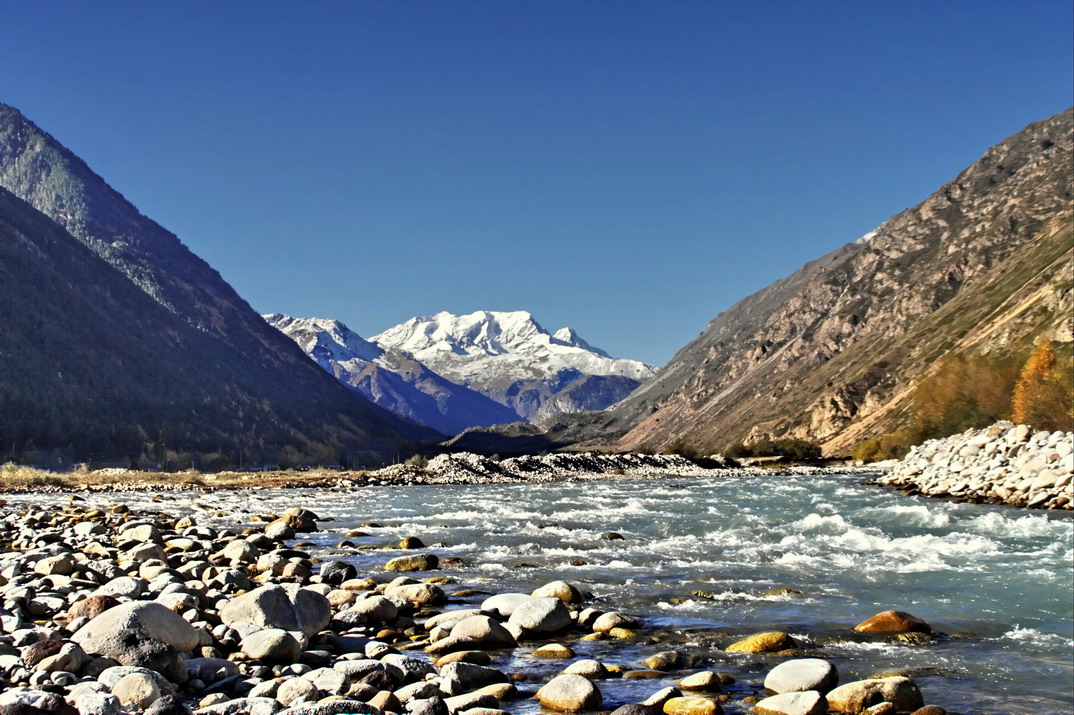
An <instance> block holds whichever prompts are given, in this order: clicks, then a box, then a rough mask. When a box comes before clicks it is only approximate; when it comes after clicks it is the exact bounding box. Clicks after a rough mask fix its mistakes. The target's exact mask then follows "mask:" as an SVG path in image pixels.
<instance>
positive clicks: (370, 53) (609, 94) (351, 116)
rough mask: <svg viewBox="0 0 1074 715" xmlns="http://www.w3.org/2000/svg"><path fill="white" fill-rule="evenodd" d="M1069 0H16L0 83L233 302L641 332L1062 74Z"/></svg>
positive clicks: (975, 136) (624, 343)
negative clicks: (486, 313)
mask: <svg viewBox="0 0 1074 715" xmlns="http://www.w3.org/2000/svg"><path fill="white" fill-rule="evenodd" d="M1071 13H1072V10H1071V3H1070V1H1069V0H1055V1H1052V0H1025V1H1023V2H1008V1H1004V2H987V1H984V0H972V1H953V0H945V1H943V2H935V1H931V0H930V1H929V2H912V1H911V2H905V1H902V0H900V1H898V2H894V1H893V2H863V1H862V0H855V1H854V2H797V1H795V2H791V1H789V0H788V1H784V2H745V1H743V2H729V1H728V2H716V1H715V0H713V1H712V2H700V1H698V2H679V1H675V0H671V1H665V0H651V1H650V2H635V1H633V0H617V1H613V0H563V1H554V0H539V1H538V0H532V1H530V2H513V1H511V2H509V1H504V0H486V1H484V2H445V1H443V0H436V1H430V2H417V1H415V2H410V1H402V2H396V1H391V2H389V1H384V2H358V1H355V2H344V1H342V0H335V1H332V2H328V1H324V2H298V1H287V2H265V1H262V0H258V1H256V2H255V1H253V0H248V1H241V0H235V1H229V2H216V1H213V2H208V1H201V2H199V1H190V0H183V1H182V2H178V1H175V2H168V1H165V2H158V1H154V2H143V1H141V0H139V1H138V2H116V1H113V2H85V1H84V0H79V1H77V2H73V1H72V2H58V1H50V2H40V1H39V0H8V1H7V2H5V3H4V5H3V9H2V11H0V18H2V19H0V26H2V30H3V32H2V37H3V39H2V41H0V101H4V102H7V103H10V104H13V105H15V106H16V107H18V108H20V109H21V110H22V111H23V112H24V113H26V114H27V115H28V116H29V117H30V118H31V119H32V120H34V121H35V122H37V123H38V124H39V125H40V126H41V127H42V128H44V129H45V130H46V131H48V132H50V133H52V134H53V135H54V136H56V137H57V138H58V139H59V140H60V141H62V142H63V143H64V144H66V145H67V146H69V147H70V148H71V149H72V150H74V151H75V152H76V153H77V154H79V155H80V156H82V157H83V158H84V159H86V161H87V162H88V163H89V164H90V166H92V167H93V168H94V169H95V170H96V171H97V172H98V173H100V174H101V175H102V176H104V177H105V179H106V180H107V181H108V182H109V183H111V184H112V185H113V186H114V187H115V188H117V189H118V190H119V191H121V192H122V193H123V194H125V195H126V196H127V197H128V198H129V199H130V200H131V201H133V202H134V204H135V205H137V206H138V207H139V208H140V209H141V210H142V211H143V213H145V214H147V215H149V216H151V217H153V218H154V219H156V220H157V221H159V222H160V223H161V224H163V225H164V226H165V227H167V228H169V229H171V230H172V231H174V232H175V233H177V234H178V235H179V236H180V238H182V240H183V241H184V242H186V244H187V245H188V246H190V247H191V248H192V249H193V250H194V251H195V252H196V253H198V254H199V255H201V256H202V257H203V258H205V259H206V260H208V261H209V262H210V263H211V264H212V265H213V266H214V267H216V268H217V269H218V270H219V271H220V272H221V274H223V276H224V277H225V278H226V279H227V280H228V281H229V282H230V283H231V284H232V285H233V286H235V288H236V289H237V290H238V291H239V293H241V294H242V295H243V296H244V297H245V298H246V299H247V300H248V301H249V302H250V303H251V304H252V305H253V306H254V308H256V309H257V310H259V311H261V312H270V311H280V312H285V313H290V314H294V315H299V316H313V315H316V316H321V317H335V318H339V319H341V320H343V321H344V322H346V323H348V324H349V325H350V327H351V328H353V329H354V330H356V331H358V332H359V333H361V334H363V335H366V336H369V335H372V334H374V333H377V332H380V331H381V330H384V329H386V328H388V327H389V326H391V325H394V324H395V323H398V322H401V321H403V320H405V319H407V318H409V317H411V316H414V315H424V314H429V313H433V312H436V311H439V310H448V311H452V312H456V313H458V312H468V311H472V310H477V309H483V308H487V309H499V310H529V311H531V312H532V313H534V314H535V315H536V316H537V318H538V320H539V321H541V322H542V323H543V324H544V325H545V327H546V328H548V329H549V330H554V329H556V328H559V327H562V326H563V325H571V326H572V327H574V328H576V329H577V330H578V331H579V333H580V334H581V335H582V336H583V337H584V338H586V339H587V340H589V341H590V342H592V343H593V344H594V345H598V346H600V347H603V348H604V349H606V350H608V351H609V352H611V353H612V354H613V355H616V356H622V357H633V358H638V359H643V360H647V361H650V362H654V363H658V364H663V363H665V362H666V361H667V360H668V359H669V358H670V357H671V356H672V354H673V353H674V352H675V351H676V350H677V349H679V348H680V347H682V346H683V345H685V344H686V343H687V342H688V341H690V340H691V339H693V337H694V336H696V335H697V333H698V332H700V331H701V330H702V329H703V328H704V327H705V325H706V323H707V322H708V321H709V320H710V319H712V318H713V317H714V316H715V315H716V314H717V313H718V312H720V311H721V310H724V309H726V308H728V307H729V306H730V305H731V304H733V303H734V302H735V301H737V300H738V299H740V298H742V297H744V296H746V295H747V294H749V293H752V292H754V291H756V290H759V289H760V288H762V287H764V286H765V285H767V284H769V283H771V282H772V281H773V280H776V279H778V278H781V277H782V276H784V275H786V274H788V273H790V272H792V271H794V270H795V269H796V268H798V267H799V266H800V265H801V264H802V263H804V262H806V261H808V260H811V259H813V258H816V257H817V256H820V255H822V254H824V253H826V252H828V251H829V250H831V249H834V248H835V247H837V246H839V245H841V244H842V243H845V242H847V241H851V240H853V239H855V238H857V237H858V236H860V235H861V234H864V233H865V232H867V231H869V230H871V229H872V228H874V227H875V226H876V225H877V224H879V223H881V222H882V221H884V220H885V219H887V218H888V217H889V216H891V215H892V214H895V213H897V212H898V211H901V210H902V209H904V208H907V207H909V206H913V205H914V204H916V203H918V202H919V201H920V200H922V199H923V198H925V196H927V195H928V194H929V193H931V192H932V191H934V190H935V189H936V188H937V187H938V186H939V185H940V184H942V183H944V182H945V181H947V180H948V179H950V178H952V177H953V176H954V175H955V174H956V173H957V172H958V171H959V170H961V169H962V168H963V167H964V166H966V165H967V164H969V163H970V162H971V161H973V160H975V159H976V158H977V157H979V156H980V154H981V153H982V152H983V151H984V150H985V149H986V148H987V147H988V146H990V145H992V144H994V143H996V142H998V141H1000V140H1001V139H1003V138H1005V137H1006V136H1008V135H1010V134H1012V133H1014V132H1016V131H1018V130H1019V129H1021V128H1022V127H1023V126H1024V125H1026V124H1028V123H1029V122H1032V121H1035V120H1037V119H1042V118H1044V117H1045V116H1048V115H1051V114H1054V113H1056V112H1059V111H1062V110H1063V109H1065V108H1066V107H1067V106H1069V105H1070V104H1071V103H1072V83H1074V79H1072V70H1071V67H1072V65H1074V57H1072V47H1071V45H1072V41H1071V32H1072V29H1074V21H1072V16H1071Z"/></svg>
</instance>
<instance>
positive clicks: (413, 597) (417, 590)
mask: <svg viewBox="0 0 1074 715" xmlns="http://www.w3.org/2000/svg"><path fill="white" fill-rule="evenodd" d="M384 595H385V596H395V597H397V598H401V599H403V600H404V601H409V602H410V604H411V605H413V606H418V607H421V606H440V605H443V604H445V603H447V594H446V593H444V589H442V588H440V587H439V586H437V585H436V584H435V583H406V584H402V585H400V586H392V587H391V588H388V589H386V590H385V591H384Z"/></svg>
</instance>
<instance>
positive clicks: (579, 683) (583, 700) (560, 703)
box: [537, 601, 604, 712]
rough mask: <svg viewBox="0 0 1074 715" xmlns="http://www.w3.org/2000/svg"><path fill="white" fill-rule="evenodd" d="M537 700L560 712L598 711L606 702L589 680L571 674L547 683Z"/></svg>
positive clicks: (557, 677) (544, 705) (538, 693)
mask: <svg viewBox="0 0 1074 715" xmlns="http://www.w3.org/2000/svg"><path fill="white" fill-rule="evenodd" d="M562 603H563V602H562V601H560V604H561V605H562ZM537 700H538V701H539V702H540V703H541V705H542V706H543V707H546V708H548V709H550V710H558V711H560V712H579V711H581V710H598V709H600V707H601V705H602V704H603V702H604V698H603V697H602V696H601V694H600V690H598V689H597V686H596V685H594V684H593V683H592V682H591V681H590V680H589V679H588V678H585V677H583V676H581V675H573V674H570V673H567V674H563V675H557V676H556V677H554V678H552V679H551V680H549V681H548V682H547V683H545V685H544V687H542V688H541V689H540V690H538V691H537Z"/></svg>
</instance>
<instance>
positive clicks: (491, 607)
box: [481, 593, 532, 618]
mask: <svg viewBox="0 0 1074 715" xmlns="http://www.w3.org/2000/svg"><path fill="white" fill-rule="evenodd" d="M531 598H532V596H530V595H529V594H526V593H498V594H496V595H495V596H489V597H488V598H486V599H485V600H484V601H483V602H482V603H481V610H482V611H488V612H489V613H496V614H499V616H500V617H501V618H510V617H511V614H512V613H514V612H515V609H516V608H518V607H519V606H521V605H522V604H523V603H525V602H526V601H528V600H530V599H531Z"/></svg>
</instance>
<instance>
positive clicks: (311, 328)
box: [261, 313, 384, 369]
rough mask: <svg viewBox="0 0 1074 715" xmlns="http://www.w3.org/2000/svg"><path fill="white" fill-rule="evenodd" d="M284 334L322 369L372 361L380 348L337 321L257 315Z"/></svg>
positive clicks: (279, 315)
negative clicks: (355, 361)
mask: <svg viewBox="0 0 1074 715" xmlns="http://www.w3.org/2000/svg"><path fill="white" fill-rule="evenodd" d="M261 317H262V318H264V319H265V321H266V322H267V323H268V324H269V325H271V326H272V327H274V328H276V329H277V330H279V331H280V332H282V333H283V334H284V335H287V336H288V337H289V338H291V339H292V340H294V341H295V342H296V343H298V344H299V346H300V347H301V348H302V349H303V350H304V351H306V353H307V354H308V355H310V356H312V357H313V358H314V359H315V360H316V361H317V362H318V363H320V364H321V366H322V367H325V368H326V369H328V368H327V365H328V363H330V362H336V363H347V362H349V361H351V360H359V361H361V362H366V363H368V362H373V361H374V360H376V359H377V358H379V357H380V356H382V355H383V354H384V349H383V348H381V347H380V346H379V345H377V344H376V343H371V342H369V341H368V340H366V339H365V338H363V337H362V336H361V335H359V334H358V333H356V332H354V331H353V330H351V329H350V328H348V327H347V326H346V325H344V324H343V323H341V322H339V321H338V320H331V319H329V318H294V317H291V316H290V315H284V314H283V313H270V314H268V315H263V316H261Z"/></svg>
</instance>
